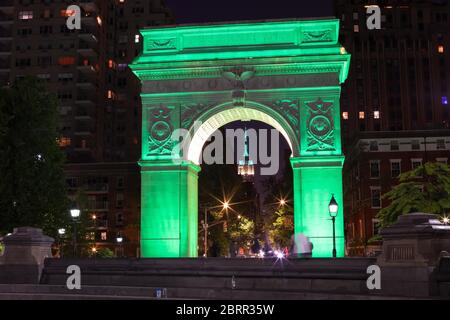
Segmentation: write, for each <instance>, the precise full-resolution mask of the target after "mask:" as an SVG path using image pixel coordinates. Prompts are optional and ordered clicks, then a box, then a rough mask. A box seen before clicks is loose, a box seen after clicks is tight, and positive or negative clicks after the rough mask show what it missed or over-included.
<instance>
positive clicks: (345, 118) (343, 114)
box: [342, 111, 348, 120]
mask: <svg viewBox="0 0 450 320" xmlns="http://www.w3.org/2000/svg"><path fill="white" fill-rule="evenodd" d="M342 119H344V120H348V112H347V111H345V112H342Z"/></svg>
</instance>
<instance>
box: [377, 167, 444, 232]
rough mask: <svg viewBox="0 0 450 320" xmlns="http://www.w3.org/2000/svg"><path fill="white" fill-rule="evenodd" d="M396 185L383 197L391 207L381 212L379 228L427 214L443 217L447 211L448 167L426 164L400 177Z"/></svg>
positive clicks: (379, 214)
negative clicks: (401, 218)
mask: <svg viewBox="0 0 450 320" xmlns="http://www.w3.org/2000/svg"><path fill="white" fill-rule="evenodd" d="M399 182H400V183H399V184H398V185H397V186H395V187H394V188H393V189H392V190H391V191H389V192H387V193H386V194H384V195H383V197H382V199H389V200H390V204H389V205H388V206H387V207H385V208H383V209H382V210H380V212H379V213H378V218H379V219H380V222H381V227H387V226H389V225H391V224H393V223H395V222H396V221H397V218H398V217H399V216H400V215H403V214H408V213H412V212H426V213H433V214H438V215H444V214H446V213H447V212H449V211H450V167H449V166H448V165H446V164H443V163H439V162H427V163H425V164H424V165H422V166H419V167H417V168H416V169H414V170H412V171H409V172H405V173H403V174H401V175H400V180H399Z"/></svg>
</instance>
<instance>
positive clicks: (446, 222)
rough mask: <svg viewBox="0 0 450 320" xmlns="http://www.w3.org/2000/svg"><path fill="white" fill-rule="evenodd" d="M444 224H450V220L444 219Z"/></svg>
mask: <svg viewBox="0 0 450 320" xmlns="http://www.w3.org/2000/svg"><path fill="white" fill-rule="evenodd" d="M442 222H443V223H444V224H449V223H450V218H448V217H444V218H443V219H442Z"/></svg>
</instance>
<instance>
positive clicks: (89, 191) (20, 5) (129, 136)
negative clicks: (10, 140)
mask: <svg viewBox="0 0 450 320" xmlns="http://www.w3.org/2000/svg"><path fill="white" fill-rule="evenodd" d="M70 5H78V6H79V7H80V9H81V29H80V30H76V29H74V30H70V29H69V28H67V26H66V21H67V18H68V17H69V16H70V15H72V14H73V12H72V11H70V10H68V6H70ZM172 22H173V18H172V14H171V12H170V11H169V10H168V9H167V7H166V6H165V4H164V1H162V0H152V1H144V0H91V1H89V0H80V1H72V0H3V1H1V2H0V86H8V85H11V84H12V83H13V82H14V81H15V80H16V79H19V78H22V77H25V76H36V77H38V78H39V79H40V80H41V81H43V82H44V83H45V84H46V85H47V87H48V89H49V90H50V91H51V92H54V93H55V95H56V96H57V99H58V106H59V113H60V135H61V136H60V137H59V139H58V143H59V145H60V147H61V148H62V149H63V150H64V152H65V154H66V157H67V160H68V165H67V168H66V169H67V170H66V173H67V184H68V188H69V195H70V196H71V197H74V195H75V194H76V192H77V191H78V190H79V189H82V190H86V195H87V197H88V203H89V208H88V214H89V215H90V216H94V217H95V218H96V219H95V220H96V221H95V226H96V227H95V228H94V229H96V230H95V231H92V232H94V233H95V235H94V238H95V240H96V242H98V246H105V245H107V244H110V246H111V247H113V248H115V245H114V240H115V239H116V237H117V235H118V234H124V242H123V245H122V250H125V251H126V252H124V254H127V255H132V256H134V255H136V253H137V252H138V251H137V247H138V244H139V241H138V240H137V239H138V238H136V237H138V236H139V235H138V234H131V233H130V232H129V230H128V229H130V230H131V229H133V226H132V225H134V224H135V223H138V221H139V202H138V200H139V190H138V189H139V184H140V181H139V169H138V166H137V161H138V160H139V155H140V136H141V134H140V130H141V114H140V103H141V102H140V96H139V92H140V83H139V81H138V80H137V78H136V77H135V76H134V75H133V74H132V72H131V71H130V69H129V68H128V64H129V63H131V62H132V60H133V59H134V58H135V57H136V56H137V55H138V54H139V53H140V52H141V46H142V39H141V35H140V34H139V30H140V29H141V28H144V27H147V26H155V25H161V24H170V23H172ZM119 185H121V187H120V188H119ZM99 186H100V187H99ZM97 188H100V189H99V190H97ZM136 221H137V222H136ZM129 225H130V226H129Z"/></svg>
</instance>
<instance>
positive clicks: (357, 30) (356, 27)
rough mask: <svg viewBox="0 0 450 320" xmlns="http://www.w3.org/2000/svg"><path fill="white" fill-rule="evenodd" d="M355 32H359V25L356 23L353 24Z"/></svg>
mask: <svg viewBox="0 0 450 320" xmlns="http://www.w3.org/2000/svg"><path fill="white" fill-rule="evenodd" d="M353 32H359V25H357V24H355V25H354V26H353Z"/></svg>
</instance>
